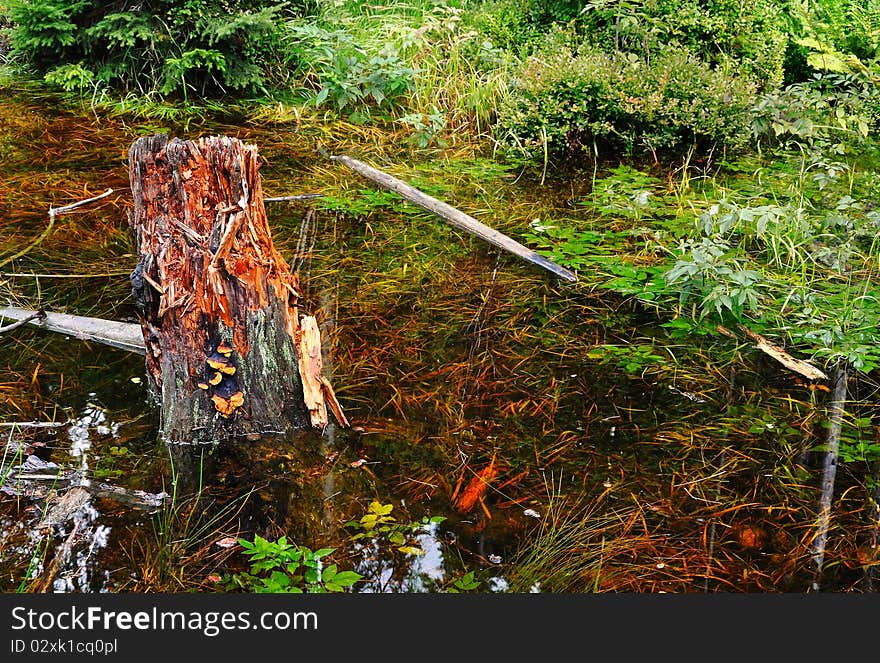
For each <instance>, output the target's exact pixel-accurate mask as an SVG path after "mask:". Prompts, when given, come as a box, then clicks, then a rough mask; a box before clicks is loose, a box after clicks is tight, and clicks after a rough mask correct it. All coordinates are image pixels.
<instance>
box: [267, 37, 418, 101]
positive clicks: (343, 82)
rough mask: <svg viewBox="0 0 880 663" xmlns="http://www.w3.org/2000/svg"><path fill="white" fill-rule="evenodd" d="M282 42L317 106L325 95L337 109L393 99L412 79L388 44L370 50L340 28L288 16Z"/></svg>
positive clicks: (407, 88)
mask: <svg viewBox="0 0 880 663" xmlns="http://www.w3.org/2000/svg"><path fill="white" fill-rule="evenodd" d="M285 48H286V50H287V58H288V62H289V63H290V64H291V66H292V67H293V69H294V70H295V71H296V72H297V73H298V74H299V75H300V76H301V77H302V78H303V79H304V80H305V81H306V88H307V90H308V91H309V92H310V93H311V95H312V100H313V102H314V104H315V105H316V106H320V105H322V104H324V103H325V102H328V101H329V102H330V103H331V104H332V105H333V106H334V107H335V108H336V110H338V111H342V110H348V111H352V110H355V111H357V110H361V112H363V109H364V108H366V107H367V106H368V105H370V104H372V105H376V106H379V107H382V106H385V105H392V104H394V103H395V102H396V101H398V100H399V98H400V96H401V95H403V94H404V93H406V92H408V91H409V90H410V89H411V88H412V85H413V70H412V69H411V68H410V67H408V66H407V65H405V64H404V63H403V62H402V61H401V60H400V58H399V56H398V54H397V52H396V49H395V47H394V45H393V44H390V43H389V44H386V45H385V47H384V48H383V49H382V50H381V51H380V52H377V53H370V52H368V51H367V50H365V49H364V48H362V47H360V46H359V45H358V44H357V43H356V41H355V37H354V35H352V34H351V33H350V32H349V31H347V30H345V29H335V30H328V29H325V28H323V27H320V26H319V25H316V24H314V23H303V22H298V21H291V22H289V23H288V25H287V33H286V36H285Z"/></svg>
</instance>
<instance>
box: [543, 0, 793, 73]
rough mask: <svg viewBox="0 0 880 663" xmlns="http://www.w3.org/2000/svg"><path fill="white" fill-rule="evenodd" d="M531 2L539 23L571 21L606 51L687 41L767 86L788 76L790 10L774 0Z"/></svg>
mask: <svg viewBox="0 0 880 663" xmlns="http://www.w3.org/2000/svg"><path fill="white" fill-rule="evenodd" d="M528 4H529V12H528V14H529V16H530V17H531V19H532V21H533V22H534V23H535V24H537V25H539V26H547V25H551V24H560V23H566V24H569V25H571V26H572V27H573V28H574V29H575V30H576V31H577V33H578V34H579V35H580V36H581V37H583V38H584V39H586V40H589V41H590V43H591V44H593V45H594V46H596V47H597V48H599V49H600V50H601V51H603V52H605V53H616V52H620V51H622V52H626V53H634V54H636V55H638V56H639V57H642V58H650V57H655V56H657V55H658V54H660V53H662V51H663V50H664V49H666V48H667V47H669V46H683V47H686V48H687V49H689V50H690V52H691V53H693V54H694V55H695V56H696V57H697V58H698V59H699V60H702V61H704V62H706V63H709V64H710V65H711V66H712V67H717V66H729V65H733V67H734V68H735V69H736V70H737V71H742V72H744V73H747V74H748V75H749V76H751V77H752V78H753V79H755V80H756V81H758V82H759V83H760V85H761V86H762V87H763V88H765V89H772V88H774V87H776V86H778V85H779V84H780V83H781V82H782V78H783V65H784V61H785V45H786V43H787V41H788V37H787V33H786V16H785V15H784V13H783V12H782V11H781V9H780V3H779V2H778V1H777V2H775V1H774V0H753V1H751V2H742V1H741V0H554V1H553V2H538V1H537V0H532V1H531V2H529V3H528Z"/></svg>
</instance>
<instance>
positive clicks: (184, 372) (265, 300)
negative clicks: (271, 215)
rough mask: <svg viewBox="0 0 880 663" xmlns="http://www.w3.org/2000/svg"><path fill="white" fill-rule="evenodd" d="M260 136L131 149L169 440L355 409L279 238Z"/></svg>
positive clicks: (308, 424)
mask: <svg viewBox="0 0 880 663" xmlns="http://www.w3.org/2000/svg"><path fill="white" fill-rule="evenodd" d="M259 165H260V161H259V157H258V155H257V149H256V147H255V146H253V145H245V144H243V143H242V142H241V141H239V140H237V139H235V138H229V137H225V136H214V137H208V138H201V139H199V140H198V141H197V142H194V141H184V140H180V139H177V138H175V139H172V140H168V138H167V137H166V136H164V135H159V136H151V137H145V138H140V139H138V140H137V141H135V142H134V144H132V146H131V149H130V151H129V176H130V180H131V190H132V194H133V196H134V212H133V214H131V215H130V217H129V223H130V225H131V228H132V230H133V232H134V235H135V239H136V243H137V249H138V264H137V267H136V268H135V270H134V272H132V275H131V282H132V291H133V294H134V298H135V303H136V305H137V308H138V311H139V315H140V318H141V325H142V328H143V332H144V342H145V345H146V368H147V376H148V379H149V380H150V387H151V390H152V392H153V393H154V394H155V396H156V399H157V402H158V405H159V407H160V410H161V430H162V435H163V437H164V438H165V440H166V441H168V442H171V443H207V442H222V441H226V440H230V439H238V438H247V439H255V438H257V437H259V436H262V435H264V434H269V433H281V434H283V433H288V432H291V431H295V430H304V429H309V428H318V429H323V427H324V426H326V424H327V423H328V416H327V408H328V406H329V407H330V409H331V411H332V413H333V415H334V417H335V418H336V419H337V421H338V423H339V424H340V425H343V426H345V425H347V423H348V422H347V421H346V420H345V415H344V414H343V413H342V411H341V409H340V408H339V405H338V403H337V401H336V398H335V396H334V395H333V390H332V388H331V387H330V384H329V382H328V381H327V380H326V379H325V378H324V377H323V376H322V375H321V354H320V347H321V345H320V335H319V331H318V326H317V324H316V322H315V319H314V318H313V317H312V316H306V315H303V314H302V313H301V311H300V299H301V296H300V291H299V282H298V276H297V274H293V273H291V271H290V268H289V266H288V264H287V262H286V261H285V260H284V258H283V257H282V256H281V255H280V254H279V253H278V251H277V250H276V249H275V247H274V245H273V243H272V237H271V234H270V231H269V225H268V222H267V220H266V212H265V209H264V207H263V193H262V188H261V183H260V175H259Z"/></svg>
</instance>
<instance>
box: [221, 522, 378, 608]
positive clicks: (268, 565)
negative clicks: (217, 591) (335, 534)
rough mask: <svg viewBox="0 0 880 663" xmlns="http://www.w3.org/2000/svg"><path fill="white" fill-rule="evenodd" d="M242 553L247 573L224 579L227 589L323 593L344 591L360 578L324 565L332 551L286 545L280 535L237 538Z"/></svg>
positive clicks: (335, 566) (331, 565)
mask: <svg viewBox="0 0 880 663" xmlns="http://www.w3.org/2000/svg"><path fill="white" fill-rule="evenodd" d="M238 543H239V544H240V545H241V547H242V548H244V550H243V554H245V555H247V556H248V558H249V559H250V571H249V572H243V573H236V574H233V575H232V576H228V577H227V578H225V580H224V585H225V587H226V589H227V590H233V589H241V590H244V591H249V592H254V593H258V594H260V593H262V594H267V593H270V594H282V593H284V594H302V593H304V592H305V593H312V594H323V593H328V592H344V591H346V590H347V589H348V588H350V587H351V586H353V585H354V584H355V583H356V582H358V581H359V580H361V578H362V576H361V575H360V574H359V573H356V572H354V571H340V570H339V568H338V567H337V565H336V564H330V565H327V566H325V565H324V564H323V559H324V558H325V557H327V556H329V555H331V554H333V553H334V552H335V550H336V549H335V548H321V549H319V550H315V551H312V550H310V549H309V548H307V547H305V546H298V545H296V544H293V543H288V541H287V537H285V536H282V537H280V538H279V539H278V540H277V541H268V540H266V539H264V538H263V537H261V536H259V535H257V536H254V540H253V542H250V541H248V540H246V539H238Z"/></svg>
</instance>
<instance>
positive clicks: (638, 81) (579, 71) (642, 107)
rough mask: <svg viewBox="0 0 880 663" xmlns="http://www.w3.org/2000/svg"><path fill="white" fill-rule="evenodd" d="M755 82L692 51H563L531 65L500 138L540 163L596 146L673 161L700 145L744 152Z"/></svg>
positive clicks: (505, 112)
mask: <svg viewBox="0 0 880 663" xmlns="http://www.w3.org/2000/svg"><path fill="white" fill-rule="evenodd" d="M755 93H756V85H755V83H754V82H753V81H752V80H751V79H750V78H749V77H746V76H735V75H731V74H728V73H726V72H725V71H724V70H722V69H712V68H711V67H710V66H709V65H707V64H705V63H703V62H700V61H699V60H697V59H696V58H695V57H694V56H693V55H692V54H691V53H690V52H689V51H688V50H686V49H683V48H668V49H665V50H664V51H663V52H662V53H660V54H659V55H658V56H657V57H655V58H652V59H651V60H649V61H646V60H644V59H642V58H639V57H637V56H635V55H633V54H623V53H618V54H615V55H609V54H606V53H603V52H600V51H598V50H595V49H589V48H584V49H582V50H580V51H578V52H575V51H573V50H571V49H566V48H557V49H555V53H553V54H552V55H548V56H546V57H544V58H537V57H533V58H531V59H530V60H529V62H528V64H527V66H526V67H525V68H524V70H523V72H522V75H521V77H520V81H519V86H518V88H517V89H516V90H515V91H514V93H513V94H512V95H511V97H510V99H509V102H508V103H507V104H505V105H504V107H503V108H502V109H501V115H500V120H499V132H498V137H499V139H500V140H501V141H502V142H504V143H506V144H508V145H510V146H516V147H518V148H520V149H522V150H524V151H525V152H526V154H528V155H529V156H531V157H533V158H540V157H541V156H542V155H544V154H545V150H546V154H550V155H557V156H571V155H576V154H578V153H580V152H582V151H583V149H584V148H585V147H586V146H591V145H592V143H593V141H596V142H597V143H602V144H604V145H607V146H609V147H611V148H613V149H620V148H622V149H624V150H626V151H627V152H630V153H631V152H643V153H650V154H653V155H654V156H655V157H656V156H657V155H658V154H661V153H663V154H672V153H677V152H683V151H686V150H687V149H690V148H691V146H694V145H696V146H697V147H698V148H701V149H709V148H711V147H712V146H718V147H722V148H730V149H736V148H740V147H742V146H744V145H745V144H746V143H747V141H748V139H749V131H750V109H751V106H752V103H753V100H754V95H755Z"/></svg>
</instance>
